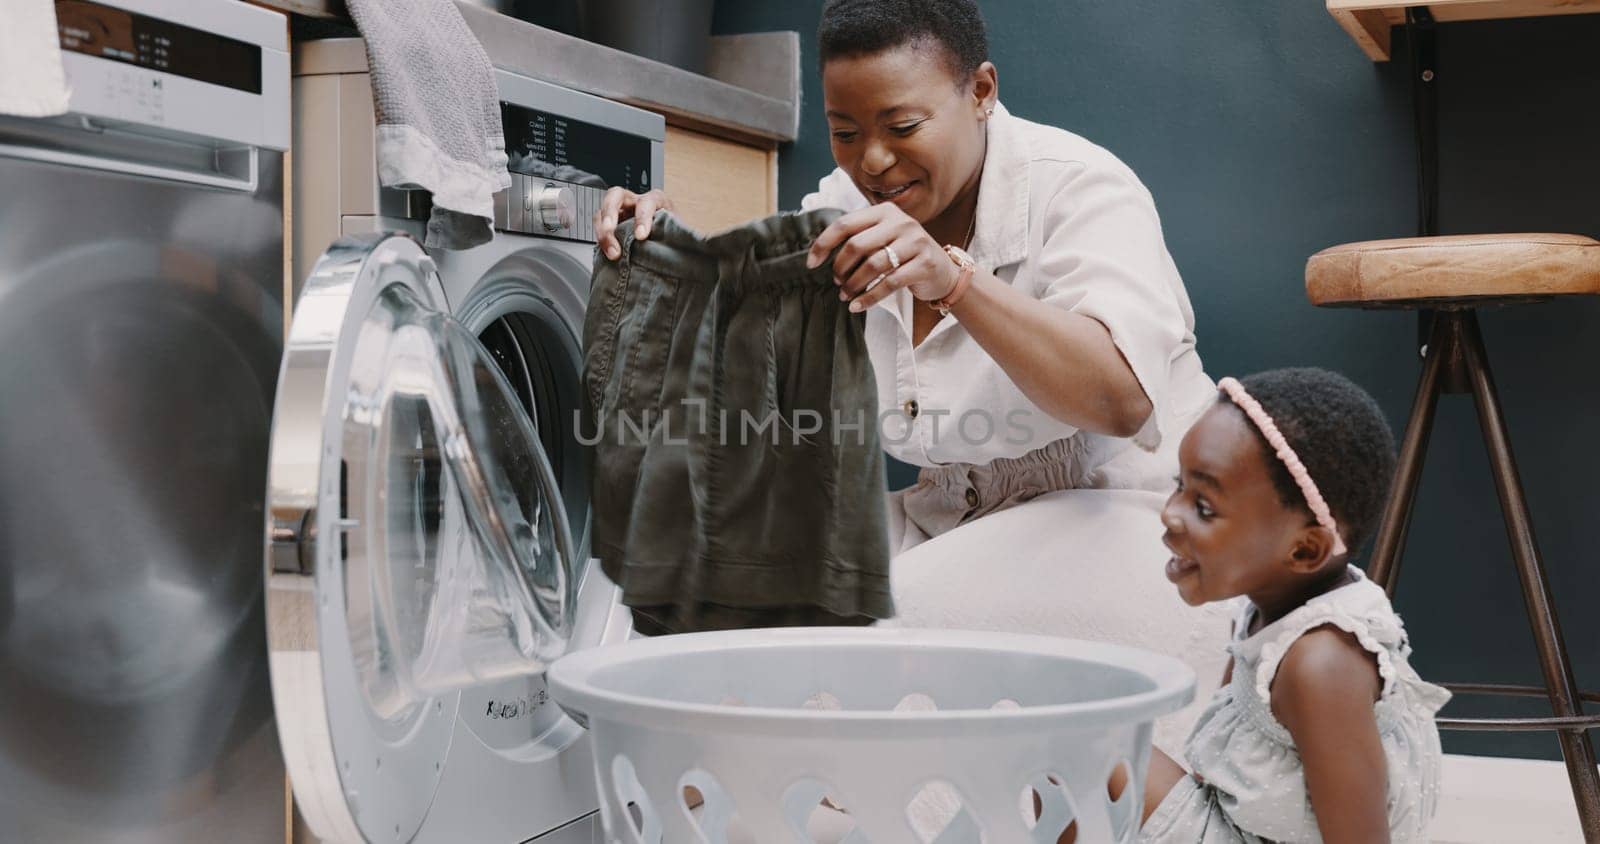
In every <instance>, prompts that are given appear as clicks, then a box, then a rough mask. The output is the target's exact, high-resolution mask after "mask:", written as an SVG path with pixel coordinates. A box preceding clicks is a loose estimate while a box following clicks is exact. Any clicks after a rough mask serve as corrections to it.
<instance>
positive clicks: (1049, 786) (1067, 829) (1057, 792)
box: [1021, 774, 1078, 844]
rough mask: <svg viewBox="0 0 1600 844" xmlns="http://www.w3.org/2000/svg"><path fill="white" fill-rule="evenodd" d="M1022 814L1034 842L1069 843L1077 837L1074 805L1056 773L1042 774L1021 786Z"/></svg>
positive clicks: (1049, 843)
mask: <svg viewBox="0 0 1600 844" xmlns="http://www.w3.org/2000/svg"><path fill="white" fill-rule="evenodd" d="M1021 803H1022V817H1023V820H1024V821H1025V822H1026V823H1027V825H1028V828H1029V829H1031V830H1033V840H1034V841H1035V842H1036V844H1071V842H1074V841H1076V840H1077V838H1078V807H1077V805H1076V803H1075V802H1074V801H1073V799H1072V792H1070V791H1068V790H1067V786H1066V784H1065V782H1064V778H1063V777H1061V776H1060V775H1058V774H1043V775H1041V776H1038V777H1035V778H1034V779H1033V781H1032V782H1030V783H1028V784H1027V785H1025V786H1023V787H1022V795H1021Z"/></svg>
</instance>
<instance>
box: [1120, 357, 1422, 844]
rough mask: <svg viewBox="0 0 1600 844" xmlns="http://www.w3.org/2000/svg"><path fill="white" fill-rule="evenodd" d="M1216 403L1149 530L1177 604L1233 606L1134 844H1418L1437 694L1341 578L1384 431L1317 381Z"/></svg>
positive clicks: (1306, 373) (1228, 389)
mask: <svg viewBox="0 0 1600 844" xmlns="http://www.w3.org/2000/svg"><path fill="white" fill-rule="evenodd" d="M1219 388H1220V395H1219V397H1218V400H1217V403H1216V405H1215V406H1213V407H1212V408H1211V409H1210V410H1209V411H1207V412H1206V413H1205V415H1203V416H1202V417H1201V418H1200V420H1199V421H1198V422H1196V423H1195V425H1194V427H1193V428H1191V429H1190V430H1189V433H1188V434H1187V435H1186V436H1185V437H1184V438H1183V443H1182V445H1181V446H1180V448H1179V456H1178V460H1179V470H1180V472H1179V477H1178V489H1177V491H1176V492H1174V493H1173V494H1172V497H1171V498H1170V499H1168V500H1167V505H1166V507H1165V509H1163V510H1162V513H1161V520H1162V522H1163V523H1164V524H1165V525H1166V529H1167V532H1166V536H1165V537H1164V540H1165V542H1166V545H1167V547H1168V548H1169V549H1171V551H1172V559H1171V560H1170V561H1169V562H1168V563H1167V578H1168V579H1170V580H1171V581H1172V582H1173V583H1174V584H1175V585H1176V586H1177V588H1178V592H1179V594H1180V595H1181V596H1182V597H1183V600H1184V601H1186V602H1187V603H1189V604H1191V605H1196V606H1197V605H1200V604H1203V603H1206V602H1210V601H1224V600H1228V599H1230V598H1238V597H1241V596H1242V597H1243V599H1244V600H1241V601H1240V604H1241V607H1240V612H1239V615H1238V617H1237V621H1236V622H1235V626H1234V634H1233V642H1232V644H1231V645H1230V646H1229V652H1230V653H1231V654H1232V656H1233V662H1232V664H1231V665H1230V667H1229V668H1228V671H1227V672H1226V673H1225V674H1224V676H1223V687H1222V688H1221V689H1219V690H1218V691H1217V693H1216V695H1215V696H1214V697H1213V698H1212V699H1211V704H1210V705H1209V706H1208V707H1207V708H1206V710H1205V712H1204V713H1203V714H1202V715H1201V716H1200V719H1199V721H1198V722H1197V724H1196V726H1195V728H1194V731H1193V732H1192V733H1191V734H1190V737H1189V740H1188V743H1187V745H1186V747H1185V754H1186V756H1187V757H1188V760H1189V763H1190V764H1192V765H1193V766H1194V771H1193V773H1187V772H1185V771H1184V770H1183V769H1182V768H1181V767H1179V766H1178V765H1177V763H1175V762H1173V761H1172V759H1170V758H1169V757H1167V756H1165V755H1163V754H1162V753H1161V752H1160V751H1159V750H1158V751H1155V753H1154V754H1153V758H1152V759H1151V764H1150V773H1149V779H1148V781H1147V787H1146V796H1145V821H1144V825H1143V827H1142V829H1141V832H1140V840H1141V841H1144V842H1163V843H1165V842H1173V844H1177V842H1183V844H1202V843H1203V844H1224V842H1251V844H1254V842H1257V841H1261V840H1263V839H1266V840H1271V841H1284V842H1314V841H1327V842H1361V844H1373V842H1383V841H1391V840H1392V841H1397V842H1398V841H1425V840H1426V836H1427V829H1428V823H1429V821H1430V820H1431V818H1432V816H1433V811H1434V806H1435V805H1436V803H1437V801H1438V787H1439V764H1440V755H1441V754H1440V749H1439V733H1438V729H1437V728H1436V727H1435V726H1434V723H1433V715H1434V713H1435V712H1437V711H1438V710H1439V708H1440V707H1441V706H1443V705H1444V703H1445V701H1446V700H1448V699H1449V697H1450V693H1449V692H1447V691H1445V690H1444V689H1441V688H1439V687H1438V686H1434V685H1431V684H1429V683H1426V682H1423V680H1422V679H1421V678H1420V677H1418V676H1417V673H1416V671H1414V670H1413V669H1412V668H1411V665H1410V663H1409V662H1408V660H1407V657H1408V655H1409V654H1410V653H1411V649H1410V647H1409V646H1408V644H1407V642H1406V634H1405V629H1404V628H1403V627H1402V626H1401V624H1400V618H1399V617H1398V616H1396V615H1395V613H1394V609H1393V608H1392V607H1391V606H1390V604H1389V599H1388V597H1387V596H1386V595H1385V594H1384V592H1383V590H1382V589H1380V588H1379V587H1378V586H1377V585H1375V584H1373V583H1372V582H1371V581H1369V580H1367V579H1366V577H1365V576H1364V575H1363V574H1362V573H1361V570H1360V569H1358V568H1355V567H1354V566H1352V565H1350V562H1351V559H1352V556H1353V551H1354V550H1355V549H1357V548H1359V547H1361V543H1362V542H1363V541H1364V540H1365V539H1366V538H1367V537H1368V535H1369V534H1370V533H1371V531H1372V529H1373V527H1374V526H1375V523H1376V521H1377V519H1378V515H1379V512H1380V511H1381V510H1382V507H1383V503H1384V498H1385V495H1386V493H1387V491H1388V488H1389V480H1390V476H1391V474H1392V472H1393V469H1394V456H1393V452H1394V440H1393V436H1392V435H1391V434H1390V432H1389V428H1388V425H1387V423H1386V422H1385V421H1384V418H1383V414H1382V412H1381V411H1379V409H1378V407H1377V405H1376V403H1374V402H1373V400H1372V398H1371V397H1370V396H1368V395H1367V394H1366V392H1365V391H1363V390H1362V389H1361V388H1360V387H1357V386H1356V385H1355V384H1353V383H1351V382H1350V381H1349V380H1348V379H1346V378H1344V377H1342V376H1340V375H1336V374H1334V373H1332V372H1327V371H1324V370H1319V369H1279V370H1273V371H1271V372H1263V373H1260V374H1258V375H1253V376H1251V377H1249V378H1246V379H1245V380H1244V382H1243V383H1240V382H1239V381H1236V380H1234V379H1232V378H1225V379H1223V380H1222V382H1221V383H1220V384H1219Z"/></svg>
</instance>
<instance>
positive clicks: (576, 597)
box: [268, 40, 665, 844]
mask: <svg viewBox="0 0 1600 844" xmlns="http://www.w3.org/2000/svg"><path fill="white" fill-rule="evenodd" d="M497 82H498V85H499V89H500V95H501V98H502V100H503V103H502V115H503V118H504V122H505V126H506V136H507V151H508V153H509V155H510V158H511V170H512V177H513V182H514V184H513V186H512V188H511V190H509V191H507V192H505V193H503V194H501V196H500V197H498V203H497V208H496V221H495V225H496V228H497V230H498V233H497V235H496V237H495V240H494V241H493V242H492V243H489V244H486V245H483V246H480V247H475V248H472V249H468V250H463V251H459V252H450V251H443V250H435V251H433V252H432V253H431V254H430V253H429V252H428V251H425V250H423V249H422V248H421V247H420V246H418V245H417V243H416V240H414V239H412V238H415V239H417V240H419V239H420V238H421V235H422V231H423V222H422V220H424V219H425V218H426V212H427V206H426V203H427V197H426V195H425V194H422V193H420V192H418V193H408V192H404V191H397V190H388V189H383V188H381V187H380V186H379V185H378V183H377V165H376V159H375V155H374V115H373V108H372V94H371V88H370V81H369V78H368V74H367V67H366V61H365V54H364V51H363V49H362V46H361V44H360V42H359V41H353V40H330V41H318V42H309V43H307V44H304V45H301V48H300V50H299V52H298V53H297V56H296V69H295V77H294V82H293V92H294V110H295V166H294V170H295V173H294V179H293V181H294V190H293V196H294V208H293V215H292V216H293V219H294V231H293V252H294V256H295V271H294V273H293V277H294V278H295V279H296V280H297V283H298V284H299V286H298V287H297V289H296V291H295V295H296V299H297V302H296V312H295V316H294V324H293V328H292V329H291V333H290V336H289V339H288V344H287V345H288V352H287V355H288V356H287V358H286V361H285V368H284V370H283V371H284V378H283V381H282V384H281V385H280V391H279V404H278V407H277V409H276V416H275V419H274V432H273V448H272V470H271V472H272V474H271V479H270V482H269V502H268V504H269V509H270V520H269V530H270V532H271V542H270V543H269V549H268V550H269V571H268V583H269V585H268V628H269V638H270V640H271V644H270V648H271V654H272V656H271V659H272V674H273V684H274V691H275V695H276V706H277V713H278V718H279V723H280V730H281V732H282V735H283V746H284V754H285V758H286V760H287V762H288V767H289V771H290V778H291V780H292V781H293V783H294V794H295V798H296V805H297V807H298V809H299V811H300V814H301V815H302V816H303V817H304V818H305V820H306V821H307V823H308V824H309V826H310V828H311V829H310V831H311V832H312V833H313V834H315V835H317V836H320V837H325V838H333V839H338V840H359V839H362V838H365V839H367V840H373V841H380V840H381V841H425V842H460V841H472V842H520V841H527V840H534V839H536V840H538V841H539V842H541V844H576V842H589V841H592V840H598V836H599V824H598V822H597V820H596V819H595V818H594V817H593V814H594V811H595V808H596V806H597V805H598V800H597V797H596V795H595V791H594V782H593V778H592V774H591V772H590V757H589V753H590V750H589V745H588V741H587V739H586V738H585V737H584V735H583V732H582V730H581V729H580V728H579V727H578V726H577V725H576V724H574V723H572V722H571V721H570V720H569V719H568V718H567V717H566V716H565V715H563V714H562V713H561V712H560V711H559V710H558V709H557V708H556V707H555V706H554V705H553V704H551V703H550V702H549V701H548V698H547V695H546V692H545V685H544V679H543V676H542V674H541V673H539V672H538V670H537V667H538V664H539V663H540V660H541V659H542V658H543V657H544V656H545V655H555V654H556V653H558V652H559V651H560V650H561V648H562V640H563V639H566V638H569V637H570V639H572V640H574V641H579V642H596V641H605V640H614V639H618V638H622V637H625V636H626V635H627V634H628V624H627V614H626V612H624V611H622V610H621V609H620V607H618V606H617V604H616V595H615V588H614V587H612V586H611V585H610V584H609V583H608V582H606V581H605V579H604V577H603V575H600V574H599V572H598V567H597V566H594V565H592V564H591V565H588V566H582V565H577V566H576V567H574V564H575V563H577V564H581V563H583V562H584V561H586V560H587V559H588V556H587V537H586V533H587V525H588V512H587V508H588V481H587V477H586V469H585V466H584V461H583V457H582V452H581V448H580V446H579V443H578V436H577V430H576V417H575V413H576V411H577V410H578V408H579V392H578V391H579V382H580V367H581V360H582V355H581V351H580V349H579V346H578V338H579V336H580V334H581V328H582V322H583V314H584V309H585V307H586V305H587V302H588V292H589V278H590V274H591V267H592V263H593V250H594V240H595V238H594V233H593V231H591V225H590V218H591V215H592V213H593V211H594V209H595V208H596V207H598V205H597V204H598V202H599V199H600V196H601V195H602V194H603V192H604V190H605V188H606V187H607V186H608V185H613V184H620V185H626V186H628V187H630V188H633V189H635V190H644V189H648V188H650V187H659V186H660V184H661V161H662V141H663V138H664V132H665V126H664V122H663V120H662V118H661V117H659V116H657V115H653V114H650V113H648V112H643V111H640V110H638V109H634V108H629V107H626V106H622V105H618V104H616V103H611V102H608V101H605V100H600V99H597V98H595V97H591V96H588V95H584V94H581V93H578V92H574V91H571V90H569V89H564V88H560V87H557V86H553V85H549V84H547V83H543V82H540V81H538V80H534V79H530V78H527V77H523V76H519V75H515V74H510V73H506V72H503V71H502V72H499V73H498V76H497ZM396 232H398V233H400V234H399V235H396V234H392V233H396ZM407 234H409V235H410V236H411V237H406V236H405V235H407ZM330 244H331V247H330ZM444 314H448V315H450V316H451V317H452V318H453V319H454V320H455V321H456V322H451V321H449V320H443V319H441V318H440V315H444ZM457 323H459V325H461V326H463V327H464V330H457V329H456V328H454V327H453V326H455V325H456V324H457ZM519 477H521V478H522V481H521V482H520V483H519V482H518V481H517V478H519ZM496 478H500V480H498V481H497V480H496ZM540 489H545V490H548V491H549V494H548V496H542V495H540V494H538V492H537V491H538V490H540ZM563 524H564V525H566V526H567V529H566V532H568V533H570V534H571V542H570V545H571V549H570V552H569V553H568V554H566V555H562V554H560V553H555V552H554V551H553V550H552V549H555V548H557V547H559V546H560V545H561V544H562V543H561V540H560V538H559V537H560V536H561V535H562V533H563V528H562V525H563ZM523 546H525V548H527V549H532V550H529V551H528V552H527V553H526V554H522V555H521V556H519V554H520V552H519V551H518V548H519V547H523ZM562 556H566V557H567V558H568V559H565V560H557V559H554V558H556V557H562ZM563 566H567V567H568V568H566V569H563ZM585 570H586V572H587V573H586V574H584V576H583V577H582V578H581V587H579V586H578V582H579V575H580V573H583V572H584V571H585ZM479 578H482V579H483V582H484V583H485V584H487V585H484V586H482V587H481V588H480V587H478V586H473V587H472V588H464V587H463V586H462V584H463V583H464V582H470V583H474V584H476V583H478V579H479ZM496 578H500V580H496ZM541 578H544V579H545V580H544V581H541ZM563 578H565V580H563ZM541 582H544V584H545V586H546V587H548V588H547V589H545V591H544V592H543V593H541V586H540V583H541ZM495 583H510V584H512V586H511V587H507V588H505V589H501V588H500V587H497V586H495V585H494V584H495ZM519 584H521V585H519ZM524 587H525V589H524ZM519 589H520V590H523V591H522V592H519ZM511 593H519V594H526V595H536V593H537V594H543V595H544V598H543V599H542V602H541V600H535V601H533V602H532V603H538V604H540V606H541V608H542V609H544V610H548V612H545V613H544V614H543V615H542V617H543V618H546V619H554V618H558V617H559V618H563V619H565V620H566V621H567V622H569V623H570V621H571V620H572V618H574V616H575V617H576V618H577V624H578V625H579V628H578V629H575V630H571V631H568V630H566V629H565V628H564V627H563V628H562V629H560V630H556V629H555V628H556V627H559V626H560V625H558V624H554V623H552V624H551V625H550V627H551V629H550V630H545V629H544V628H542V627H541V628H539V629H540V631H541V633H549V635H548V636H547V637H546V638H545V639H542V640H541V639H540V637H539V636H534V635H528V636H524V635H523V633H524V632H525V631H524V628H530V629H531V628H532V627H538V625H539V624H540V623H541V621H540V618H536V616H541V613H538V612H530V613H528V614H527V618H525V619H521V620H519V617H518V616H517V614H516V613H515V612H510V611H506V612H502V610H504V609H505V607H506V606H507V602H508V601H509V603H512V604H514V603H516V601H515V600H512V599H508V598H506V595H508V594H511ZM513 597H514V596H513ZM479 601H486V602H487V609H485V610H484V611H483V612H479V613H474V614H473V622H474V623H475V624H478V625H479V627H477V628H474V629H475V631H476V632H469V633H465V634H463V633H462V632H461V630H459V629H458V628H457V627H456V626H455V623H456V616H455V615H452V613H453V612H455V611H456V610H459V608H460V607H461V606H463V605H473V606H477V602H479ZM574 603H575V604H576V605H577V610H576V613H574V612H573V604H574ZM457 615H459V613H457ZM485 619H488V621H485ZM529 619H531V621H530V620H529ZM489 629H492V631H495V633H494V635H498V634H499V633H504V634H505V635H506V637H508V638H514V639H517V643H516V646H513V647H510V648H504V649H501V650H503V651H505V652H506V653H508V654H509V656H508V657H507V659H508V662H505V663H495V661H494V659H490V658H487V657H483V659H484V660H486V662H489V663H494V664H493V665H487V667H486V662H484V661H480V662H479V663H478V664H477V665H476V667H475V668H473V669H471V670H461V671H455V675H454V676H455V679H454V680H453V681H439V682H435V681H434V680H433V679H431V678H432V677H433V676H434V675H437V674H442V673H450V672H449V671H445V670H442V669H440V665H441V664H445V663H451V661H452V660H455V659H457V658H458V657H459V658H462V659H467V660H469V661H470V660H471V659H479V658H480V657H482V655H483V654H484V653H487V652H488V651H490V650H495V649H496V647H498V644H500V643H497V642H492V641H491V642H488V643H486V644H483V645H482V647H480V646H479V645H476V644H474V645H471V646H468V645H467V644H466V643H465V642H466V638H465V637H466V636H468V635H478V634H482V633H483V632H484V631H485V630H489ZM494 635H490V636H489V637H488V638H490V639H492V638H494ZM541 642H543V643H544V644H543V645H541ZM513 651H514V652H515V653H512V652H513ZM541 651H543V652H547V654H546V653H542V652H541ZM469 652H470V653H469ZM496 652H497V653H498V652H499V651H496ZM464 654H465V656H463V655H464ZM518 660H522V668H517V667H516V666H515V665H513V664H512V663H516V662H517V661H518ZM463 678H465V679H463Z"/></svg>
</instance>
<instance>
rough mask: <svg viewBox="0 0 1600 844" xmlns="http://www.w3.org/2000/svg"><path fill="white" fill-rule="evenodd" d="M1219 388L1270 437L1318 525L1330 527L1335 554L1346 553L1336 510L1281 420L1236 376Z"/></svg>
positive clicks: (1221, 384)
mask: <svg viewBox="0 0 1600 844" xmlns="http://www.w3.org/2000/svg"><path fill="white" fill-rule="evenodd" d="M1217 388H1218V389H1220V390H1222V391H1223V392H1224V393H1227V394H1228V398H1230V399H1232V400H1233V403H1234V404H1235V405H1238V407H1239V409H1240V410H1242V411H1244V415H1246V416H1248V417H1250V421H1251V422H1253V423H1255V426H1256V427H1257V428H1259V429H1261V435H1262V436H1264V437H1266V438H1267V445H1270V446H1272V450H1273V451H1274V452H1275V453H1277V455H1278V459H1279V460H1282V461H1283V465H1284V466H1285V467H1286V468H1288V470H1289V477H1291V478H1294V483H1295V486H1298V487H1300V493H1301V494H1302V495H1304V496H1305V497H1306V506H1308V507H1310V508H1311V515H1313V516H1315V517H1316V518H1317V524H1319V525H1322V526H1323V527H1325V528H1327V529H1328V530H1329V531H1330V532H1331V533H1332V534H1333V553H1334V554H1335V555H1338V554H1343V553H1344V552H1345V547H1344V538H1343V537H1341V536H1340V535H1339V526H1338V525H1336V524H1334V521H1333V511H1332V510H1329V509H1328V502H1326V501H1324V500H1322V493H1321V492H1319V491H1318V490H1317V484H1316V481H1313V480H1311V473H1310V472H1308V471H1306V465H1305V464H1304V463H1301V462H1300V457H1299V455H1296V454H1295V453H1294V449H1292V448H1290V447H1289V441H1288V440H1286V439H1284V438H1283V432H1282V431H1279V430H1278V423H1276V422H1273V421H1272V417H1271V416H1270V415H1268V414H1267V411H1266V409H1265V408H1263V407H1262V406H1261V402H1258V401H1256V400H1255V399H1254V398H1253V397H1252V396H1251V395H1250V394H1249V393H1247V392H1245V389H1244V385H1243V384H1240V383H1239V379H1237V378H1224V379H1222V380H1221V381H1218V382H1217Z"/></svg>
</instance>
